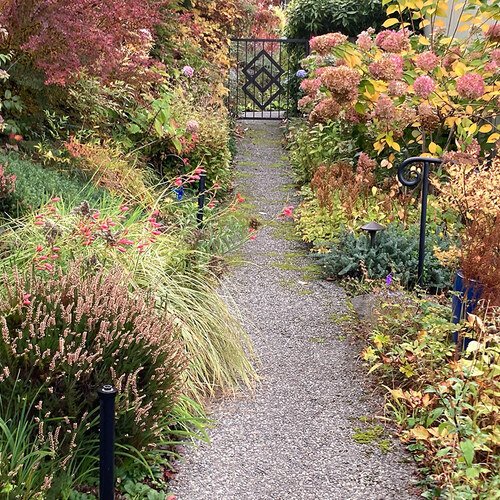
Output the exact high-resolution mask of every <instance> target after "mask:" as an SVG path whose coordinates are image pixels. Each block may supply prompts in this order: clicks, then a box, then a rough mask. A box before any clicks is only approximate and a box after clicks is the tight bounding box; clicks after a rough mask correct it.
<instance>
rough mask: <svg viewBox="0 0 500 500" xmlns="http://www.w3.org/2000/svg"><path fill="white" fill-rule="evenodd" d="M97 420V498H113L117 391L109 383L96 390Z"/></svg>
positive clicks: (111, 499) (108, 499)
mask: <svg viewBox="0 0 500 500" xmlns="http://www.w3.org/2000/svg"><path fill="white" fill-rule="evenodd" d="M97 393H98V394H99V400H100V407H101V408H100V409H101V412H100V420H99V499H100V500H114V498H115V397H116V394H117V393H118V391H117V390H116V389H115V388H114V387H113V386H112V385H109V384H106V385H103V386H102V387H100V388H99V389H98V390H97Z"/></svg>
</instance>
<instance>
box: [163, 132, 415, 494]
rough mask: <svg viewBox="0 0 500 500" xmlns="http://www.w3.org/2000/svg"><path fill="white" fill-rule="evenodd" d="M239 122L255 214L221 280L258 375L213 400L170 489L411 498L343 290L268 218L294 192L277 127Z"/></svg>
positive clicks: (408, 469) (410, 472) (244, 182)
mask: <svg viewBox="0 0 500 500" xmlns="http://www.w3.org/2000/svg"><path fill="white" fill-rule="evenodd" d="M243 125H244V126H245V127H248V128H249V130H248V131H247V134H246V136H245V138H244V139H243V140H241V141H240V144H239V158H238V161H237V165H238V167H237V170H238V174H237V177H238V189H239V191H240V192H242V193H243V194H244V195H245V196H246V197H247V199H248V200H249V201H250V202H251V203H253V204H254V210H255V213H256V214H258V217H260V218H262V219H263V220H264V225H263V227H262V228H261V229H260V230H259V232H258V235H257V239H256V240H255V241H249V242H248V244H247V245H246V246H245V248H244V253H245V259H246V260H247V261H248V263H247V264H245V265H244V266H239V267H235V268H234V269H233V271H232V272H231V273H230V275H229V276H228V278H227V280H226V281H227V282H226V283H225V285H224V286H225V287H227V288H228V290H229V291H230V293H231V294H232V295H233V297H234V298H235V300H236V302H237V304H238V305H239V307H240V308H241V310H242V314H243V317H244V320H245V323H246V327H247V330H248V331H249V333H250V334H251V336H252V338H253V341H254V343H255V347H256V351H257V353H258V355H259V357H260V361H261V365H262V366H261V369H260V373H261V377H262V381H261V383H260V384H259V386H258V388H257V390H256V391H255V393H254V394H243V395H239V396H237V397H236V398H233V399H225V400H223V401H221V402H219V403H218V404H216V405H215V407H214V411H213V417H214V419H215V421H216V426H215V428H214V429H213V431H212V432H211V438H212V442H211V443H210V444H209V445H201V446H200V447H198V448H196V449H191V450H188V452H187V457H186V459H185V461H184V463H182V464H181V465H180V466H179V474H178V476H177V479H176V481H175V482H174V484H173V485H172V486H173V491H174V493H175V494H176V495H177V497H178V498H179V499H181V500H203V499H210V500H247V499H248V500H250V499H251V500H260V499H272V500H281V499H293V500H295V499H300V500H302V499H322V500H323V499H325V500H326V499H328V500H330V499H332V500H335V499H342V500H344V499H410V498H417V495H416V494H415V492H414V491H413V486H412V485H413V484H414V481H415V468H414V466H413V465H412V464H411V463H410V462H409V457H408V456H407V455H406V454H405V453H404V451H403V450H402V449H401V447H400V445H399V444H398V443H397V442H396V441H395V440H394V439H392V437H391V436H390V435H389V432H388V431H386V430H384V429H382V428H381V427H380V425H379V424H378V421H377V420H376V419H374V418H373V417H375V416H376V415H377V411H380V405H381V401H380V398H378V397H376V396H374V395H373V389H370V385H369V383H368V382H367V380H366V376H365V375H364V370H363V368H362V367H361V366H360V363H359V361H358V359H357V354H358V352H359V350H358V348H357V347H355V346H353V345H352V344H351V343H349V340H348V339H346V337H345V335H344V334H343V333H342V330H341V326H340V324H339V323H341V322H342V321H341V320H342V319H343V320H345V318H346V317H348V313H349V309H348V307H347V301H346V297H345V294H344V292H343V291H342V289H340V288H339V287H337V286H336V285H335V284H333V283H328V282H324V281H320V280H317V279H315V277H314V272H313V271H314V269H311V263H310V261H309V260H308V259H306V258H305V250H304V247H303V246H302V245H301V244H300V242H297V241H293V240H291V239H290V238H287V237H286V236H287V235H289V234H290V232H289V231H290V230H291V227H290V226H291V223H290V222H285V221H281V222H279V219H277V215H278V214H279V213H280V212H281V210H282V209H283V207H284V206H285V205H287V204H290V203H291V204H295V203H296V201H297V200H296V199H294V196H295V195H294V192H293V189H292V188H291V186H290V183H291V181H292V178H291V174H290V171H289V167H288V166H287V163H286V161H287V160H286V157H285V156H283V155H284V152H283V150H282V149H281V147H280V140H281V131H280V129H279V127H278V125H277V124H276V123H272V122H243ZM356 433H357V439H356V440H355V439H354V437H355V435H356ZM370 433H371V434H374V435H375V439H371V438H370ZM362 440H366V441H369V442H368V443H367V444H362V443H359V441H362ZM387 448H390V449H389V451H388V452H387Z"/></svg>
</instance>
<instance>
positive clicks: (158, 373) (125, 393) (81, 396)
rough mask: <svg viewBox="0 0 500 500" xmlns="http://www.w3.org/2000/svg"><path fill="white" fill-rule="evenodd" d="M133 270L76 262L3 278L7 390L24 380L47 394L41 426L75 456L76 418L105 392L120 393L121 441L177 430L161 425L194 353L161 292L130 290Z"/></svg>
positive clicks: (154, 438) (0, 354)
mask: <svg viewBox="0 0 500 500" xmlns="http://www.w3.org/2000/svg"><path fill="white" fill-rule="evenodd" d="M127 280H128V277H127V275H126V273H124V272H123V271H122V270H120V269H118V268H114V269H112V270H111V271H110V272H106V271H103V270H98V271H96V270H95V269H93V267H92V266H91V265H90V264H89V263H83V262H76V263H72V264H70V265H69V267H68V269H67V270H66V271H64V272H63V271H58V272H56V273H54V274H52V275H46V274H45V273H44V272H40V271H36V270H35V271H31V272H28V273H25V274H20V273H17V272H15V273H14V274H13V276H4V282H5V287H4V292H3V294H2V297H1V302H0V332H1V337H0V365H1V367H2V371H1V374H0V381H1V384H0V391H1V393H2V394H8V393H10V392H11V391H12V390H13V388H14V387H15V388H16V392H17V393H18V394H22V395H23V396H25V397H26V398H27V399H28V400H34V399H35V398H36V399H37V400H38V401H39V403H38V404H37V405H36V409H37V410H39V414H38V415H37V418H39V422H40V429H39V432H49V431H52V432H56V431H55V430H54V429H52V428H51V427H52V424H51V421H50V418H62V419H64V421H63V422H60V423H59V424H58V427H59V428H60V430H59V431H57V436H58V437H59V439H56V437H57V436H54V439H55V441H57V442H58V443H59V447H60V448H61V450H63V451H62V452H61V453H65V454H67V455H71V453H72V451H73V449H74V447H76V443H75V442H74V438H71V437H68V438H67V437H66V434H70V435H71V436H72V435H73V434H74V433H73V430H74V429H73V424H72V423H74V422H80V421H82V420H84V419H85V418H86V416H87V415H88V414H89V413H91V412H92V411H93V410H94V409H95V408H96V406H97V405H98V399H97V394H96V390H97V388H98V387H99V386H100V385H101V384H104V383H112V384H113V385H114V386H115V387H116V388H117V389H118V392H119V396H118V399H117V413H116V435H117V440H118V443H120V445H125V446H131V447H133V448H134V449H138V450H143V449H147V448H149V447H151V446H152V445H155V444H156V443H157V442H158V441H160V440H161V438H162V437H163V436H164V435H165V432H166V431H167V432H168V429H165V428H164V427H162V426H161V425H160V424H161V422H164V421H165V419H164V417H165V415H168V414H169V412H170V411H171V410H172V409H173V407H174V404H175V402H176V400H177V398H178V396H179V393H180V390H181V385H182V382H181V380H182V374H183V371H184V369H185V367H186V358H185V355H184V352H183V348H182V343H181V342H180V341H179V339H178V337H177V334H176V330H175V328H174V326H173V323H172V319H171V317H170V316H169V315H168V314H165V313H163V314H162V313H161V311H160V310H159V309H158V308H157V307H155V304H154V301H153V299H151V298H150V297H148V296H147V295H145V294H141V293H139V292H137V291H136V293H135V294H134V295H131V294H130V293H129V289H128V286H127V284H126V283H127Z"/></svg>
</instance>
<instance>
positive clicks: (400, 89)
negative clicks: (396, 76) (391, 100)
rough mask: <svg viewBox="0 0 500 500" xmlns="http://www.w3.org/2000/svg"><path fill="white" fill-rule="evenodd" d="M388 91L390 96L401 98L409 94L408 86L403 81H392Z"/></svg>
mask: <svg viewBox="0 0 500 500" xmlns="http://www.w3.org/2000/svg"><path fill="white" fill-rule="evenodd" d="M387 91H388V92H389V95H392V96H394V97H401V96H403V95H405V94H406V93H407V92H408V85H407V84H406V83H405V82H403V81H402V80H391V81H390V82H389V85H388V88H387Z"/></svg>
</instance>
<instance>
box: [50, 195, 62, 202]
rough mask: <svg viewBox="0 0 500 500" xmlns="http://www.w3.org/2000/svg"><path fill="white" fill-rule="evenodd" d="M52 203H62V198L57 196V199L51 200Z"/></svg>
mask: <svg viewBox="0 0 500 500" xmlns="http://www.w3.org/2000/svg"><path fill="white" fill-rule="evenodd" d="M50 201H51V202H52V203H57V202H58V201H61V198H58V197H57V196H56V197H55V198H52V199H51V200H50Z"/></svg>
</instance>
